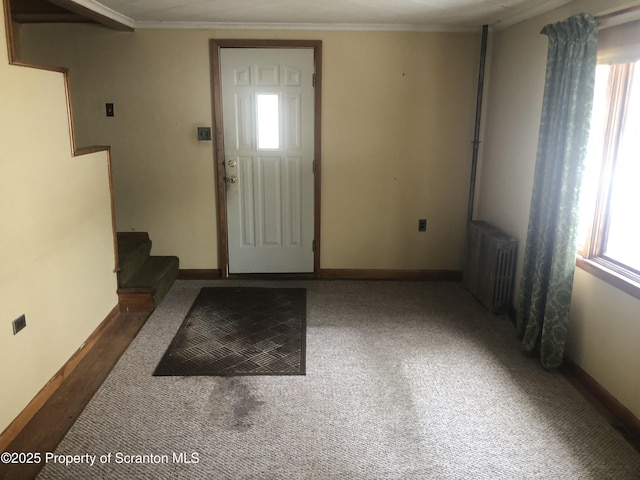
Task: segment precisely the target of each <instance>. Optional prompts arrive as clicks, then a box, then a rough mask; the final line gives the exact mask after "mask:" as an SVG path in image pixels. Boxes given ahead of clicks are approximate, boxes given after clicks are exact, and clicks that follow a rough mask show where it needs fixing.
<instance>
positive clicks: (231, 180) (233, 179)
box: [226, 175, 238, 183]
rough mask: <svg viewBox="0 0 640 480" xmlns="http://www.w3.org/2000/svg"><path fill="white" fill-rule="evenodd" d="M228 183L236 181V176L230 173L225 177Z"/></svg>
mask: <svg viewBox="0 0 640 480" xmlns="http://www.w3.org/2000/svg"><path fill="white" fill-rule="evenodd" d="M226 180H227V182H228V183H238V177H236V176H235V175H231V176H230V177H226Z"/></svg>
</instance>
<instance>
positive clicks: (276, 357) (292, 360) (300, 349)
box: [154, 287, 306, 376]
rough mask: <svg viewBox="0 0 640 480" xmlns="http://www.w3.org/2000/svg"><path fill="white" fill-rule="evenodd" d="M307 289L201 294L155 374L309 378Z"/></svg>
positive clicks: (220, 290) (209, 291)
mask: <svg viewBox="0 0 640 480" xmlns="http://www.w3.org/2000/svg"><path fill="white" fill-rule="evenodd" d="M305 335H306V289H304V288H251V287H242V288H240V287H235V288H228V287H209V288H203V289H201V290H200V293H199V294H198V296H197V298H196V299H195V301H194V303H193V306H192V307H191V310H190V311H189V313H188V314H187V317H186V319H185V320H184V322H183V324H182V326H181V327H180V329H179V330H178V333H177V334H176V336H175V337H174V339H173V341H172V342H171V344H170V345H169V348H168V349H167V351H166V353H165V355H164V357H163V358H162V360H161V361H160V363H159V364H158V366H157V368H156V370H155V372H154V375H161V376H167V375H176V376H192V375H210V376H227V375H304V373H305V346H306V341H305Z"/></svg>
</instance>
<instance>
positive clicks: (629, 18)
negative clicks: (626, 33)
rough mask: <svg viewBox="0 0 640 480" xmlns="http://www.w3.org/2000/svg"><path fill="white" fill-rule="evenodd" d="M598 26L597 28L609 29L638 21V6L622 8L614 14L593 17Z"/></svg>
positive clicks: (639, 9) (639, 16)
mask: <svg viewBox="0 0 640 480" xmlns="http://www.w3.org/2000/svg"><path fill="white" fill-rule="evenodd" d="M594 18H595V19H596V22H597V24H598V28H609V27H615V26H616V25H621V24H623V23H627V22H633V21H635V20H640V5H635V6H633V7H627V8H623V9H622V10H617V11H615V12H608V13H603V14H601V15H596V16H595V17H594Z"/></svg>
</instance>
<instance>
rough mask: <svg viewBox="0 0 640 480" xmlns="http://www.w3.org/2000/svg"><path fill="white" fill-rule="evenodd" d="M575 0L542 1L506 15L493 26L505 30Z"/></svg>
mask: <svg viewBox="0 0 640 480" xmlns="http://www.w3.org/2000/svg"><path fill="white" fill-rule="evenodd" d="M572 1H573V0H546V1H541V2H540V3H538V4H537V5H536V6H534V7H530V8H526V9H524V10H520V11H519V12H518V13H515V14H513V15H510V16H508V17H506V18H505V19H504V20H500V21H499V22H497V23H494V24H493V28H494V29H495V30H503V29H505V28H509V27H511V26H513V25H515V24H517V23H520V22H524V21H525V20H528V19H530V18H533V17H537V16H538V15H542V14H544V13H547V12H550V11H552V10H555V9H556V8H560V7H562V6H564V5H566V4H568V3H571V2H572Z"/></svg>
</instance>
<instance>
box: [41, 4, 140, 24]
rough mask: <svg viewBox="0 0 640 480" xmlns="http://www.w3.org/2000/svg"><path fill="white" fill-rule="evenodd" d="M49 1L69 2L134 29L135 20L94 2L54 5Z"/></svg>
mask: <svg viewBox="0 0 640 480" xmlns="http://www.w3.org/2000/svg"><path fill="white" fill-rule="evenodd" d="M50 1H51V3H53V4H58V3H69V2H71V3H74V4H76V5H79V6H81V7H84V8H86V9H88V10H91V11H93V12H95V13H97V14H99V15H102V16H103V17H106V18H110V19H111V20H113V21H115V22H117V23H120V24H122V25H125V26H127V27H129V28H131V29H135V27H136V21H135V20H133V19H132V18H129V17H127V16H126V15H123V14H121V13H119V12H116V11H115V10H112V9H110V8H109V7H105V6H104V5H103V4H102V3H100V2H98V1H96V0H64V1H63V2H60V1H58V3H56V0H50Z"/></svg>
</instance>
